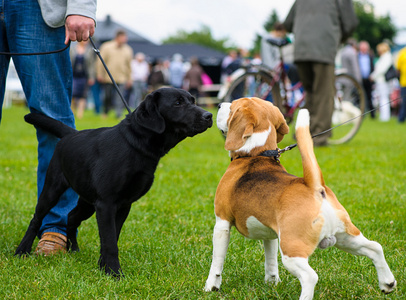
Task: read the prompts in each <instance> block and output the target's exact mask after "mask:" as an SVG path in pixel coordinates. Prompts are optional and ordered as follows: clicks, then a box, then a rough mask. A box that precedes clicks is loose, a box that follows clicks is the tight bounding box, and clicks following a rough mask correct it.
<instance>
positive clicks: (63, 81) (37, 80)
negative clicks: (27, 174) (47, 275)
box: [5, 0, 78, 236]
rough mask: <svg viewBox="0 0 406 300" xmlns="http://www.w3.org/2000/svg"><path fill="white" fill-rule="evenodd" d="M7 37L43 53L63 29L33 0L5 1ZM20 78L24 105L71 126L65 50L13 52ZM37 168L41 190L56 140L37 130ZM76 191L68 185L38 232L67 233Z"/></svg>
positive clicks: (55, 45)
mask: <svg viewBox="0 0 406 300" xmlns="http://www.w3.org/2000/svg"><path fill="white" fill-rule="evenodd" d="M5 9H6V10H7V11H6V12H5V20H6V24H7V28H6V32H7V40H8V43H9V48H10V51H12V52H43V51H51V50H56V49H61V48H63V47H64V46H65V45H64V39H65V29H64V27H60V28H57V29H52V28H50V27H48V26H47V25H46V24H45V22H44V21H43V19H42V16H41V11H40V8H39V5H38V2H37V1H30V0H16V1H7V2H5ZM13 60H14V63H15V66H16V70H17V72H18V75H19V77H20V80H21V83H22V86H23V89H24V93H25V96H26V98H27V102H28V107H29V109H30V110H31V111H32V112H39V113H43V114H45V115H48V116H50V117H52V118H54V119H57V120H59V121H61V122H63V123H65V124H67V125H69V126H71V127H74V126H75V124H74V117H73V113H72V111H71V108H70V101H71V96H72V67H71V63H70V59H69V52H68V51H64V52H62V53H58V54H50V55H35V56H15V57H14V58H13ZM37 139H38V171H37V188H38V195H39V194H40V193H41V191H42V188H43V185H44V181H45V175H46V171H47V168H48V164H49V161H50V159H51V157H52V155H53V152H54V149H55V146H56V143H57V142H58V138H56V137H55V136H54V135H52V134H49V133H47V132H44V131H42V130H40V129H38V130H37ZM77 199H78V197H77V195H76V193H75V192H74V191H73V190H71V189H69V190H68V191H67V192H66V193H65V194H64V195H63V196H62V197H61V198H60V201H59V202H58V204H57V205H56V206H55V207H54V208H53V209H52V210H51V212H50V213H49V214H48V215H47V216H46V217H45V218H44V220H43V223H42V226H41V228H40V232H39V236H41V235H42V234H43V233H44V232H57V233H60V234H63V235H66V225H67V217H68V213H69V212H70V211H71V210H72V209H73V208H74V207H75V206H76V203H77Z"/></svg>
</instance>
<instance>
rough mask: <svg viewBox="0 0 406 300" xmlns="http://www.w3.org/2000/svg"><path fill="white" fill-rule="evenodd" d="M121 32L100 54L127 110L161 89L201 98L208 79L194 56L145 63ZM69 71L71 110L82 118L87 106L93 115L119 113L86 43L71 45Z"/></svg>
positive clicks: (118, 103) (111, 90) (117, 100)
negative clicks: (71, 84)
mask: <svg viewBox="0 0 406 300" xmlns="http://www.w3.org/2000/svg"><path fill="white" fill-rule="evenodd" d="M127 41H128V38H127V34H126V32H125V31H118V32H117V33H116V37H115V38H114V39H113V40H111V41H107V42H104V43H103V44H101V46H100V48H99V49H100V55H101V57H102V58H103V60H104V62H105V63H106V66H107V68H108V69H109V71H110V73H111V75H112V77H113V78H114V80H115V81H116V84H117V86H118V88H119V89H120V92H121V94H122V95H123V96H124V99H125V101H126V102H127V103H128V105H129V106H130V108H132V109H135V108H136V107H137V106H138V105H139V104H140V103H141V101H142V100H143V99H144V97H145V95H146V94H147V93H149V92H151V91H153V90H156V89H158V88H160V87H163V86H172V87H175V88H182V89H185V90H187V91H189V92H190V93H191V94H192V95H193V96H195V97H196V99H197V98H198V97H199V96H201V95H202V93H201V87H202V86H203V85H211V84H212V83H213V82H212V80H211V78H210V77H209V76H208V75H207V74H206V73H205V72H204V70H203V68H202V67H201V66H200V64H199V60H198V59H197V57H190V58H189V59H188V60H185V59H184V58H183V57H182V55H181V54H178V53H177V54H174V55H173V57H172V58H171V59H167V60H160V59H157V60H154V61H149V60H147V56H146V54H145V53H142V52H138V53H135V54H134V53H133V50H132V48H131V47H130V46H129V45H128V44H127ZM70 55H71V61H72V68H73V98H72V110H73V112H74V113H75V116H76V117H77V118H78V119H80V118H82V117H83V114H84V110H85V109H86V108H88V107H91V108H93V109H94V111H95V113H96V114H101V115H102V116H104V117H105V116H107V115H108V114H109V113H110V111H114V114H115V116H116V117H117V118H120V117H121V116H122V114H123V110H124V107H125V106H124V104H123V102H122V100H121V99H120V96H119V94H118V92H117V91H116V90H115V87H114V85H113V83H112V81H111V79H110V77H109V76H108V74H107V72H106V70H105V68H104V66H103V65H102V63H101V61H100V60H99V59H98V58H97V56H96V55H95V53H94V50H93V47H92V45H91V44H90V43H89V41H82V42H79V43H73V44H72V46H71V49H70Z"/></svg>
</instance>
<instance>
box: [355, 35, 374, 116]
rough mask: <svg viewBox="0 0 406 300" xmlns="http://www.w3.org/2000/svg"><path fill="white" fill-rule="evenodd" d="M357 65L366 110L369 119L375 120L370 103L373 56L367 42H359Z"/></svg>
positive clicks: (372, 106)
mask: <svg viewBox="0 0 406 300" xmlns="http://www.w3.org/2000/svg"><path fill="white" fill-rule="evenodd" d="M358 47H359V53H358V63H359V68H360V72H361V77H362V86H363V87H364V91H365V97H366V99H365V100H366V102H367V110H368V111H371V118H372V119H374V118H375V110H373V109H374V105H373V103H372V85H373V81H372V80H371V73H372V72H373V71H374V56H373V55H372V51H371V49H370V46H369V43H368V42H367V41H360V42H359V46H358Z"/></svg>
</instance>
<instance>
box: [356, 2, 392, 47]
mask: <svg viewBox="0 0 406 300" xmlns="http://www.w3.org/2000/svg"><path fill="white" fill-rule="evenodd" d="M354 8H355V13H356V14H357V17H358V20H359V24H358V27H357V29H356V30H355V32H354V34H353V36H354V37H355V38H356V39H357V40H365V41H368V42H369V44H370V45H371V49H373V50H375V49H376V45H378V44H379V43H381V42H382V41H385V40H386V41H389V42H390V43H392V42H393V38H394V37H395V36H396V33H397V28H396V27H395V25H394V24H393V23H392V19H391V17H390V16H389V14H388V15H386V16H383V17H380V16H376V15H375V11H374V6H373V5H372V4H371V3H370V2H369V1H368V0H357V1H354Z"/></svg>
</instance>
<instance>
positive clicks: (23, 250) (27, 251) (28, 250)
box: [14, 245, 31, 257]
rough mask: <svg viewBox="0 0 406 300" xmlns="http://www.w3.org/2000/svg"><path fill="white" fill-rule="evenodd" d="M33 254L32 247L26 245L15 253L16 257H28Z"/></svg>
mask: <svg viewBox="0 0 406 300" xmlns="http://www.w3.org/2000/svg"><path fill="white" fill-rule="evenodd" d="M30 253H31V247H25V246H24V245H20V246H18V248H17V250H16V252H15V253H14V256H19V257H22V256H28V255H30Z"/></svg>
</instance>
